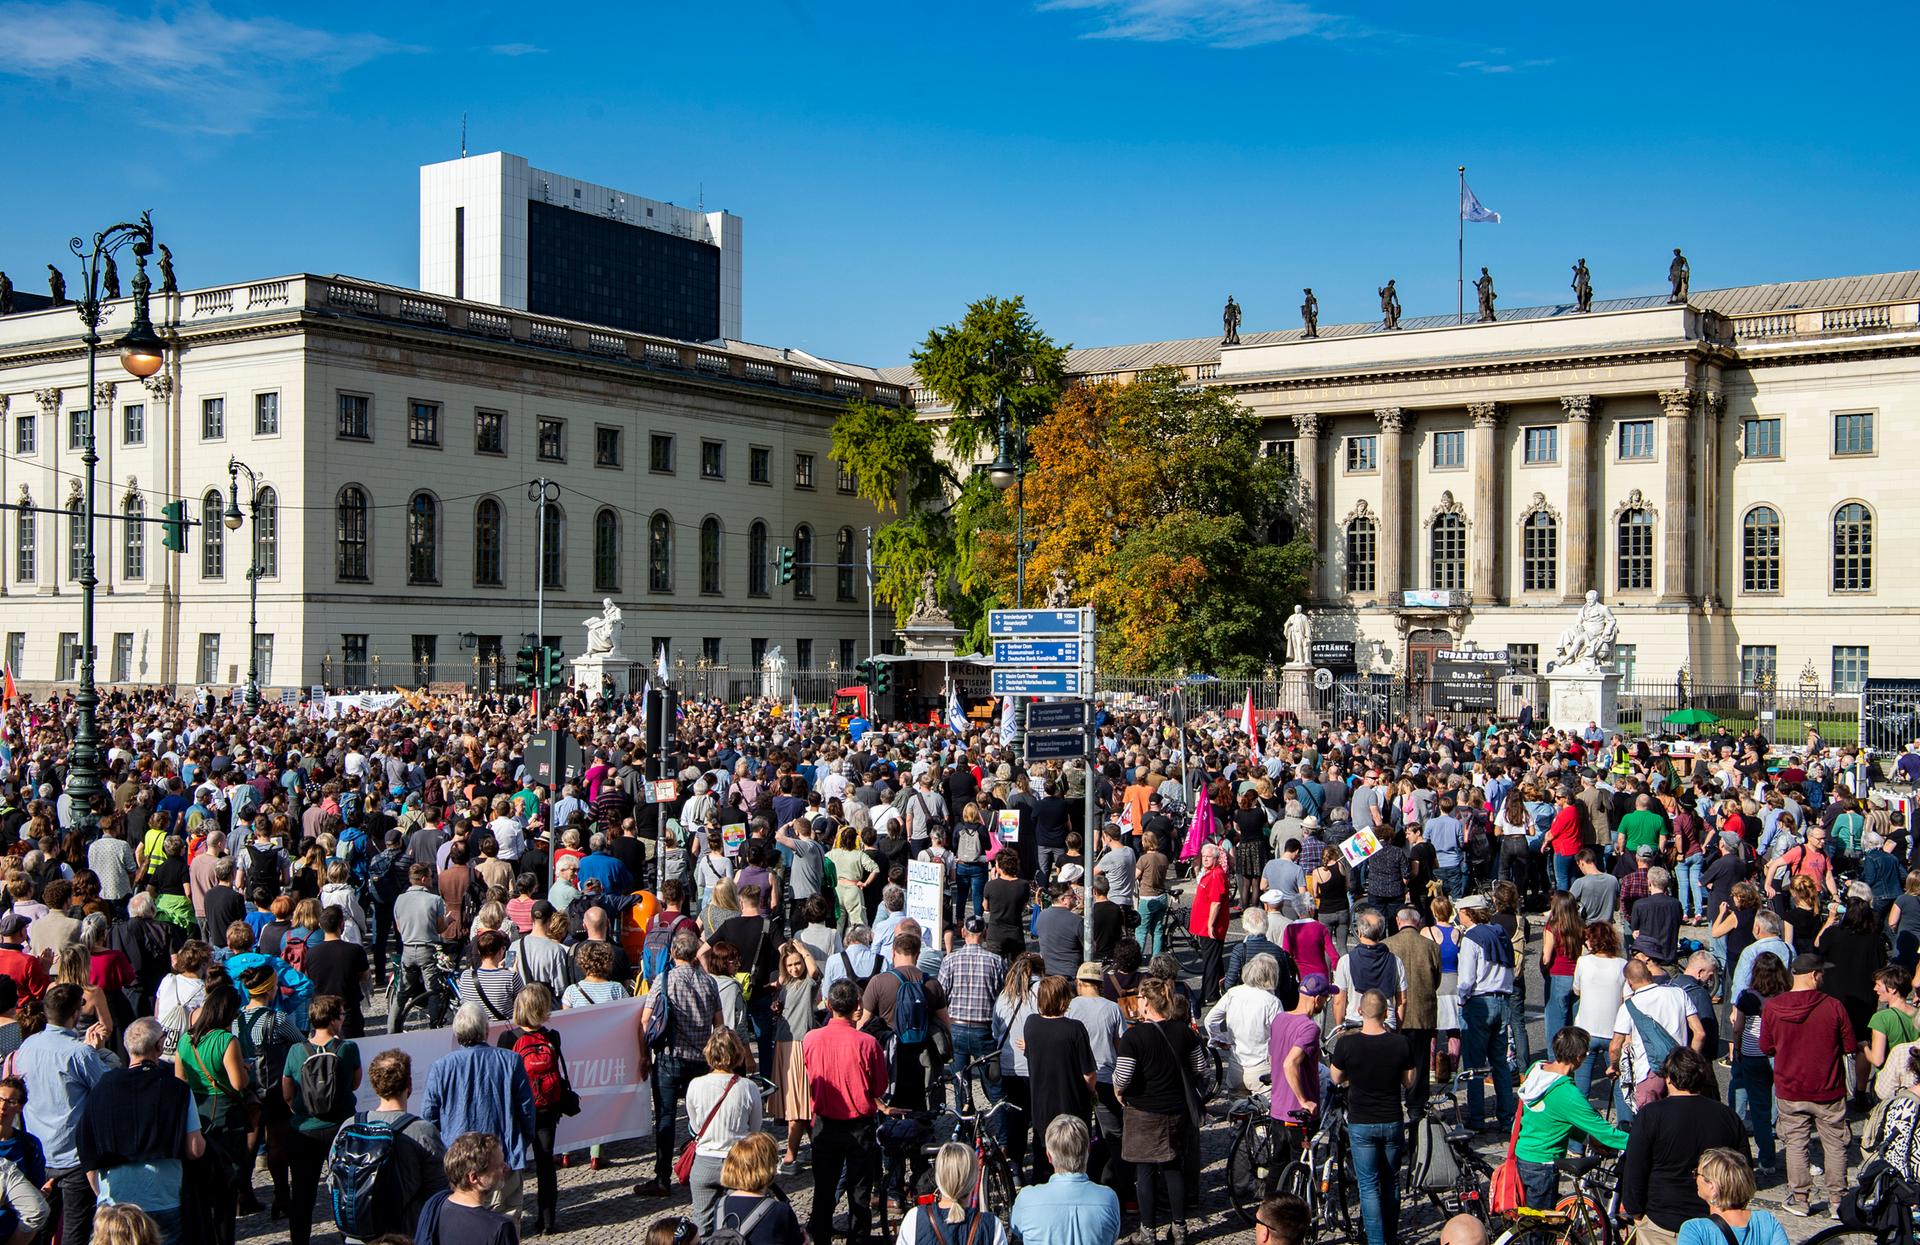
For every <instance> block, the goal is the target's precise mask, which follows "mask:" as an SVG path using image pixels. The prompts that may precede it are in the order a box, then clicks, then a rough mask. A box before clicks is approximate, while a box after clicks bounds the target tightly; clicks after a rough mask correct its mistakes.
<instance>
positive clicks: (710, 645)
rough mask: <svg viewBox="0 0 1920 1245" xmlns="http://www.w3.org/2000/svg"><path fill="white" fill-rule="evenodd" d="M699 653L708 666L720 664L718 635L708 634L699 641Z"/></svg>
mask: <svg viewBox="0 0 1920 1245" xmlns="http://www.w3.org/2000/svg"><path fill="white" fill-rule="evenodd" d="M700 655H701V656H702V657H704V658H706V659H707V664H708V665H709V666H717V665H719V664H720V637H719V636H717V635H710V636H708V637H706V638H705V639H703V640H701V641H700Z"/></svg>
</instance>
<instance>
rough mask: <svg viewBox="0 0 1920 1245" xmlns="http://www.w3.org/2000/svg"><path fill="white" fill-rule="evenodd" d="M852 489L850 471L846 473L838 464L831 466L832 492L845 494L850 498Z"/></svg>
mask: <svg viewBox="0 0 1920 1245" xmlns="http://www.w3.org/2000/svg"><path fill="white" fill-rule="evenodd" d="M853 487H854V486H853V472H851V471H848V470H847V469H846V468H845V467H842V466H841V465H840V464H838V463H835V464H834V465H833V490H834V492H836V493H845V494H847V495H849V496H851V495H852V493H853Z"/></svg>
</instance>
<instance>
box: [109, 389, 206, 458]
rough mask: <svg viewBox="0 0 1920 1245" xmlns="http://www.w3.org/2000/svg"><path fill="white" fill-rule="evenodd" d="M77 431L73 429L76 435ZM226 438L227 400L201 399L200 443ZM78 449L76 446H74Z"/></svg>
mask: <svg viewBox="0 0 1920 1245" xmlns="http://www.w3.org/2000/svg"><path fill="white" fill-rule="evenodd" d="M78 431H79V429H77V428H76V429H75V432H76V433H77V432H78ZM226 436H227V400H226V399H225V398H202V399H201V400H200V439H201V440H202V441H224V440H225V439H226ZM74 448H75V449H79V448H80V447H79V446H78V445H75V446H74Z"/></svg>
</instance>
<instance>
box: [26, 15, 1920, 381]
mask: <svg viewBox="0 0 1920 1245" xmlns="http://www.w3.org/2000/svg"><path fill="white" fill-rule="evenodd" d="M1602 13H1603V10H1602V9H1601V8H1600V7H1599V6H1591V5H1571V6H1569V5H1546V4H1538V3H1531V4H1507V3H1481V4H1477V5H1433V4H1367V5H1348V6H1344V7H1342V6H1340V5H1338V4H1335V3H1333V2H1332V0H1329V2H1328V3H1326V4H1324V5H1323V4H1320V3H1279V2H1275V0H1039V2H1037V3H1033V2H1029V3H972V4H960V3H953V2H951V0H949V2H948V3H944V4H940V3H936V4H913V3H898V2H897V0H896V2H895V3H890V4H864V3H837V4H823V3H815V2H812V0H774V2H769V3H755V2H752V0H742V2H741V3H739V4H735V5H726V6H718V5H714V6H709V5H668V4H662V3H658V2H657V0H655V2H654V3H648V4H643V5H631V4H627V5H618V6H615V5H604V6H602V5H597V4H571V5H553V6H545V5H525V4H512V5H509V4H494V3H472V4H465V5H460V6H455V5H451V4H443V3H442V4H411V5H409V4H399V5H394V4H388V5H381V6H375V5H369V4H362V3H334V4H329V5H309V6H298V7H295V6H271V5H243V4H238V3H228V2H226V0H217V2H216V3H212V4H198V5H177V4H164V5H159V6H147V5H124V6H122V5H110V4H106V3H75V2H65V0H54V2H52V3H42V4H20V3H13V2H11V0H0V116H4V117H5V118H6V119H7V123H6V126H5V134H6V141H5V150H6V153H7V160H6V163H7V168H8V172H9V177H8V178H7V183H8V184H7V190H6V192H5V193H4V194H0V268H5V269H6V270H8V271H9V272H11V273H12V274H13V276H14V279H15V281H16V283H18V284H19V285H20V286H21V287H22V288H27V289H38V288H40V287H39V279H40V274H41V272H42V266H43V265H44V264H45V263H46V262H47V261H49V260H52V259H56V258H59V257H61V256H64V255H65V240H66V238H67V237H68V236H69V235H71V234H73V233H76V232H80V231H81V230H82V229H85V230H89V231H90V230H93V229H97V228H99V227H100V226H101V225H103V224H106V223H109V222H111V221H113V220H117V219H121V218H123V217H125V216H128V215H131V214H133V213H135V212H137V211H138V210H139V209H140V208H142V207H151V208H152V209H153V210H154V214H155V218H156V221H157V222H158V225H159V228H160V230H161V232H162V234H163V236H164V237H165V238H166V239H167V240H169V241H170V243H171V244H172V246H173V249H174V252H175V256H176V263H177V266H178V269H179V271H180V275H181V279H182V281H183V282H184V283H188V284H208V283H213V282H218V281H228V280H241V279H246V278H250V277H257V276H263V275H267V274H270V273H281V272H289V271H298V270H303V269H304V270H309V271H317V272H336V271H337V272H346V273H350V274H354V275H361V276H367V277H373V278H378V279H382V280H387V281H393V282H398V283H402V284H412V283H413V282H414V281H415V279H416V276H417V254H416V251H417V224H416V202H415V201H416V195H417V188H418V180H417V173H416V170H417V167H418V165H420V164H422V163H425V162H429V161H433V160H441V159H446V158H448V157H451V156H454V155H457V154H458V150H459V136H460V118H461V113H462V112H466V113H467V114H469V145H470V147H471V149H472V150H474V151H487V150H494V149H505V150H508V151H513V152H516V153H518V154H521V155H523V156H526V157H527V158H528V159H529V160H531V161H532V162H534V163H535V164H536V165H539V166H541V167H545V168H551V169H555V170H558V171H563V172H567V173H569V174H573V175H576V176H580V177H583V178H587V179H589V180H592V181H597V182H602V183H607V184H611V185H615V186H618V187H621V188H623V189H627V190H630V191H633V192H635V193H639V194H645V195H650V196H654V197H657V198H661V199H666V200H671V201H673V202H677V203H683V204H685V203H692V202H694V201H695V200H696V198H697V197H698V196H699V195H700V193H701V191H702V188H703V187H704V193H705V201H706V203H707V205H708V206H709V207H722V208H726V209H728V210H730V211H733V212H735V213H738V214H739V215H741V216H743V217H745V218H746V239H747V259H746V291H745V320H746V336H747V337H749V338H751V339H753V340H756V341H763V342H768V343H772V344H777V345H793V346H800V347H803V348H805V349H808V350H812V351H815V352H817V353H821V354H825V355H829V356H833V357H838V358H845V359H853V360H858V361H861V362H870V363H877V364H885V363H896V362H901V361H904V359H905V357H906V354H907V351H908V350H909V349H910V348H911V347H912V345H913V344H914V343H915V342H917V341H918V340H919V339H920V338H921V337H922V336H923V335H924V334H925V331H926V329H927V327H928V326H929V325H932V324H936V323H945V322H948V321H950V320H952V319H954V318H955V317H957V316H958V315H959V314H960V313H961V312H962V310H963V309H964V307H965V305H966V303H967V302H968V301H970V300H972V299H975V298H979V297H981V296H984V295H987V294H1001V295H1009V294H1024V295H1026V297H1027V300H1028V303H1029V305H1030V306H1031V307H1032V308H1033V310H1034V312H1035V313H1036V315H1037V316H1038V317H1039V319H1040V321H1041V323H1042V324H1043V326H1044V327H1046V328H1047V329H1048V330H1049V331H1050V332H1051V333H1052V334H1053V335H1054V336H1055V338H1056V339H1058V340H1060V341H1063V342H1071V343H1074V344H1078V345H1089V346H1091V345H1104V344H1113V343H1119V342H1129V341H1138V340H1147V339H1155V338H1165V337H1191V336H1201V335H1204V334H1208V333H1217V332H1218V331H1219V309H1220V304H1221V302H1222V301H1223V299H1224V297H1225V295H1226V294H1227V293H1228V292H1229V291H1231V292H1232V293H1233V294H1234V295H1236V296H1237V297H1238V299H1239V301H1240V302H1241V304H1242V305H1243V306H1244V308H1245V309H1246V323H1245V330H1247V331H1251V330H1256V329H1263V328H1286V327H1291V326H1293V325H1294V324H1296V323H1297V316H1296V311H1295V308H1296V307H1297V305H1298V303H1299V301H1300V288H1301V287H1302V286H1303V285H1312V286H1313V287H1314V288H1315V290H1316V292H1317V293H1318V294H1319V297H1320V301H1321V316H1322V320H1323V322H1326V323H1333V322H1336V321H1340V320H1348V319H1360V318H1371V317H1372V316H1373V315H1375V314H1377V312H1376V299H1375V297H1374V289H1375V287H1377V286H1379V285H1380V284H1382V283H1383V282H1384V281H1385V279H1386V278H1387V277H1389V276H1392V277H1396V278H1398V281H1399V287H1400V290H1401V296H1402V300H1403V302H1404V303H1405V306H1406V310H1407V313H1408V314H1409V315H1418V314H1423V313H1433V312H1440V311H1445V310H1448V309H1450V308H1451V307H1452V306H1453V300H1454V281H1453V278H1454V237H1455V194H1456V183H1455V175H1454V168H1455V166H1456V165H1458V164H1461V163H1465V164H1466V165H1468V178H1469V181H1470V182H1471V183H1472V185H1473V187H1474V189H1475V191H1476V192H1477V193H1478V194H1479V196H1480V198H1481V200H1482V201H1483V202H1485V203H1486V204H1487V206H1489V207H1491V208H1494V209H1495V210H1497V211H1499V212H1501V213H1503V214H1504V216H1505V221H1504V223H1502V224H1500V225H1470V226H1468V227H1467V248H1468V254H1467V258H1468V262H1469V264H1470V265H1473V266H1474V270H1477V266H1478V265H1480V264H1486V265H1488V266H1489V267H1490V268H1491V269H1492V271H1493V275H1494V277H1495V280H1496V281H1497V283H1498V286H1499V290H1500V300H1501V303H1502V305H1504V306H1519V305H1524V304H1527V303H1532V302H1541V301H1548V300H1558V299H1560V298H1562V297H1564V296H1565V291H1566V283H1567V276H1568V269H1569V267H1570V266H1571V264H1572V263H1573V261H1574V260H1575V259H1577V258H1579V257H1581V256H1585V257H1586V259H1587V261H1588V263H1589V265H1590V266H1591V268H1592V270H1593V274H1594V285H1595V290H1596V294H1597V296H1598V297H1601V298H1607V297H1615V296H1622V295H1628V294H1636V293H1649V292H1653V291H1655V290H1658V289H1663V288H1664V285H1663V282H1664V280H1665V273H1666V261H1667V256H1668V253H1669V251H1670V248H1672V247H1673V246H1676V245H1678V246H1683V247H1685V248H1686V251H1687V254H1688V255H1689V257H1690V258H1691V259H1692V262H1693V271H1694V284H1695V285H1696V287H1699V288H1708V287H1712V286H1719V285H1730V284H1741V283H1747V282H1755V281H1767V280H1780V279H1790V278H1800V277H1812V276H1828V275H1839V274H1844V273H1855V272H1871V271H1885V270H1891V269H1900V268H1908V267H1913V266H1916V265H1917V264H1920V254H1916V251H1915V248H1914V246H1913V244H1912V242H1911V238H1912V234H1913V230H1912V225H1913V221H1914V220H1915V218H1916V210H1915V201H1916V198H1917V197H1920V195H1917V193H1916V192H1920V169H1917V168H1916V157H1915V145H1914V141H1913V137H1912V122H1911V119H1910V117H1909V116H1908V115H1907V114H1908V113H1909V112H1910V111H1911V110H1910V109H1903V108H1902V107H1900V106H1899V100H1900V99H1902V98H1903V96H1904V94H1905V93H1906V92H1908V91H1909V90H1910V85H1911V80H1910V79H1911V75H1910V65H1909V64H1908V63H1907V61H1908V59H1909V56H1910V51H1911V49H1912V47H1914V46H1915V41H1916V35H1920V30H1917V29H1916V27H1920V10H1917V9H1916V8H1915V7H1914V6H1911V5H1898V6H1896V5H1885V6H1871V5H1870V6H1865V7H1864V8H1853V9H1832V10H1828V9H1809V8H1808V7H1807V6H1805V5H1796V6H1793V7H1791V8H1789V7H1788V6H1786V5H1776V4H1754V5H1749V6H1746V7H1744V8H1742V9H1741V10H1739V11H1738V12H1734V11H1731V10H1729V11H1727V12H1725V13H1723V14H1720V15H1718V16H1714V17H1709V16H1706V15H1705V12H1704V11H1703V10H1699V9H1690V8H1686V7H1684V6H1674V5H1661V6H1653V5H1639V4H1627V5H1617V6H1611V7H1609V8H1607V9H1605V10H1604V16H1599V17H1597V18H1596V17H1595V16H1594V15H1597V14H1602Z"/></svg>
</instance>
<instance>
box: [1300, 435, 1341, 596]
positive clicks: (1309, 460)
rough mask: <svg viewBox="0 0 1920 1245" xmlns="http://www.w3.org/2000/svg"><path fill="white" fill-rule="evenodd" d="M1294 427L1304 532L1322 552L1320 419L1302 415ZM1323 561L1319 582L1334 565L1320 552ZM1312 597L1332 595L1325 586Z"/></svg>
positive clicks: (1325, 551) (1330, 559) (1329, 557)
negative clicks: (1296, 435) (1296, 436)
mask: <svg viewBox="0 0 1920 1245" xmlns="http://www.w3.org/2000/svg"><path fill="white" fill-rule="evenodd" d="M1293 427H1294V431H1295V432H1296V433H1297V434H1298V439H1297V440H1295V441H1294V443H1293V468H1294V471H1295V472H1296V473H1298V476H1299V480H1300V484H1299V489H1300V493H1299V497H1300V517H1301V529H1302V533H1303V534H1304V535H1305V536H1306V538H1307V541H1308V543H1309V544H1311V545H1313V547H1314V548H1315V549H1320V533H1321V531H1322V530H1324V529H1323V528H1322V527H1321V524H1320V416H1319V415H1317V414H1315V413H1314V412H1312V411H1303V412H1301V413H1300V414H1298V415H1295V416H1294V417H1293ZM1320 557H1321V567H1320V569H1319V570H1317V571H1315V572H1314V574H1315V576H1316V578H1317V577H1318V576H1322V575H1325V574H1326V573H1327V568H1328V567H1330V566H1331V565H1332V564H1333V558H1332V556H1331V554H1330V552H1329V551H1328V550H1325V549H1321V550H1320ZM1311 595H1312V596H1314V597H1316V598H1318V597H1326V596H1329V595H1331V594H1330V592H1329V591H1328V589H1327V586H1326V585H1325V584H1324V583H1322V584H1318V586H1317V588H1316V590H1315V591H1314V592H1313V593H1312V594H1311Z"/></svg>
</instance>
